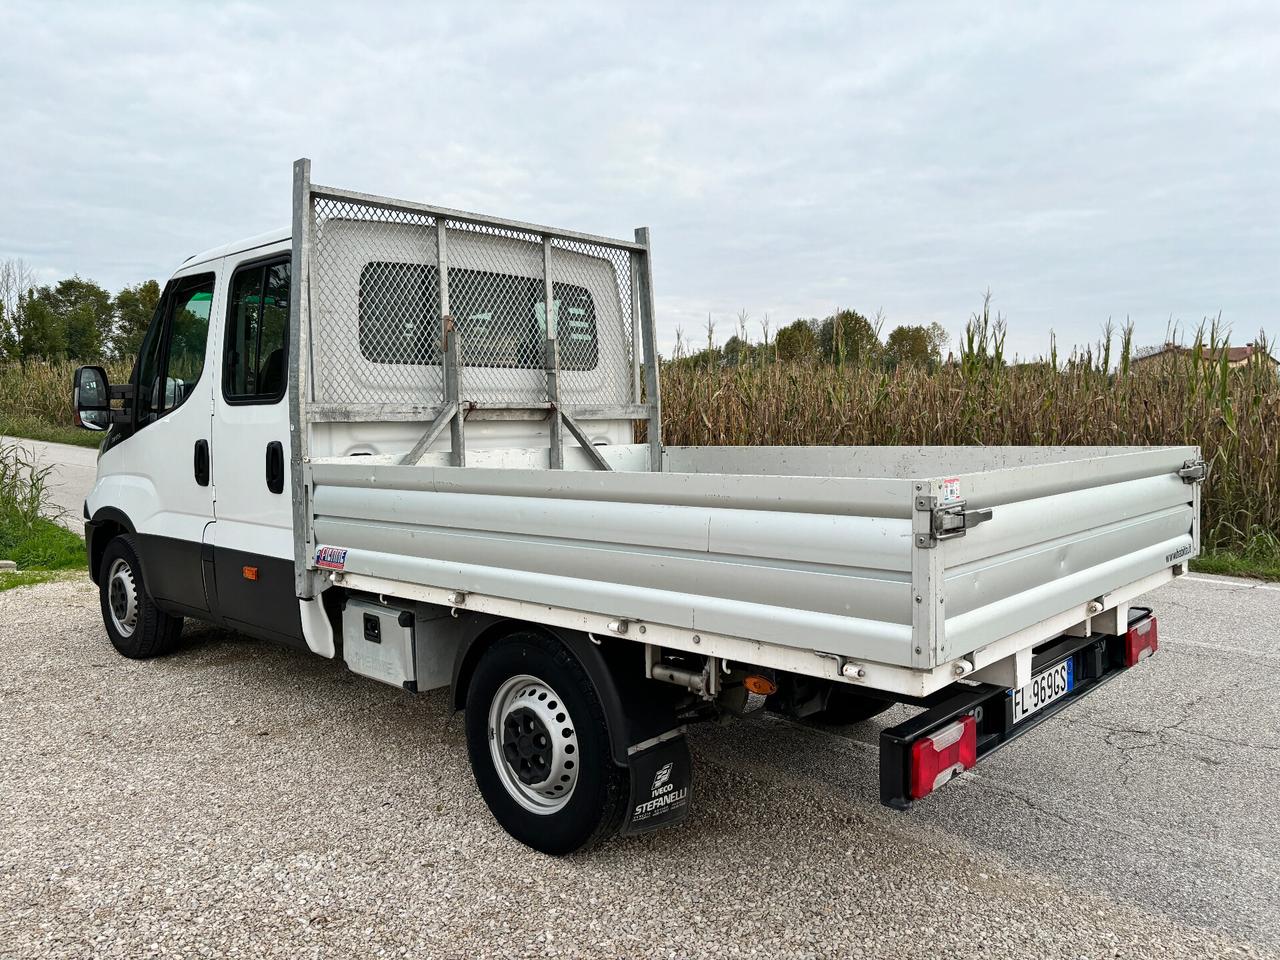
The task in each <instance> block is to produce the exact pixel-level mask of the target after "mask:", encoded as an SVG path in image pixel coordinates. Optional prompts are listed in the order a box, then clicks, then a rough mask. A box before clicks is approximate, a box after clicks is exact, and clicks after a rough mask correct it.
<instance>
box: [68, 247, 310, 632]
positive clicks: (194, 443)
mask: <svg viewBox="0 0 1280 960" xmlns="http://www.w3.org/2000/svg"><path fill="white" fill-rule="evenodd" d="M290 270H291V245H290V239H289V233H288V231H287V230H279V231H275V232H272V233H268V234H263V235H261V236H257V237H253V238H250V239H248V240H245V241H241V242H239V243H233V244H228V245H225V246H222V247H218V248H215V249H213V250H208V251H206V252H204V253H201V254H197V255H196V256H193V257H191V258H189V259H188V260H187V261H186V262H185V263H184V264H183V265H182V266H181V267H180V268H179V269H178V270H177V271H176V272H175V273H174V275H173V277H172V278H170V280H169V282H168V283H167V284H166V285H165V288H164V292H163V294H162V296H161V299H160V303H159V305H158V307H157V309H156V313H155V316H154V317H153V319H152V321H151V325H150V328H149V329H148V330H147V333H146V335H145V337H144V338H143V341H142V345H141V348H140V350H139V353H138V357H137V358H136V360H135V363H134V370H133V376H132V382H131V383H130V384H129V385H128V386H127V387H126V388H125V389H124V390H120V391H118V393H119V394H121V395H124V397H125V400H126V403H127V405H126V407H125V408H124V409H122V410H116V411H113V413H112V415H111V416H112V422H110V423H109V426H108V428H107V434H106V437H105V438H104V440H103V443H102V447H101V453H100V456H99V463H98V481H97V483H96V484H95V486H94V488H93V491H92V492H91V493H90V495H89V498H88V501H87V502H86V504H85V511H86V538H87V544H88V549H89V559H90V575H91V576H92V577H93V579H94V581H95V582H98V583H102V582H103V581H104V579H105V581H106V594H107V597H108V600H109V601H110V602H109V603H107V605H106V606H105V607H104V614H105V619H106V625H107V629H108V631H110V632H111V633H112V639H113V641H115V642H116V643H117V646H119V647H122V648H123V649H125V650H132V649H136V650H137V651H139V652H144V651H150V650H152V649H154V648H156V647H157V645H158V644H159V643H160V637H161V635H163V634H164V633H165V632H166V629H167V628H168V623H169V621H170V620H172V619H173V618H181V617H194V618H198V619H202V620H208V621H211V622H213V623H217V624H221V625H224V626H226V627H229V628H232V629H236V630H240V631H242V632H244V633H246V634H249V635H252V636H255V637H261V638H266V639H271V640H277V641H281V642H284V643H287V644H290V645H295V646H302V647H305V646H306V645H307V643H306V635H305V630H304V627H303V623H302V619H301V616H300V613H299V601H298V600H297V599H296V597H295V595H294V588H293V535H292V528H293V513H292V509H291V502H290V493H289V491H290V489H291V485H290V479H289V470H290V463H289V457H288V455H287V451H288V449H289V405H288V402H287V394H288V362H287V361H288V350H289V342H288V341H289V298H290V289H291V277H290ZM102 378H103V380H105V374H103V375H102ZM122 535H123V536H126V537H127V538H128V543H129V544H130V549H131V550H132V553H133V557H132V558H128V557H125V558H122V557H118V556H113V557H112V561H111V563H109V564H104V559H105V554H106V551H107V548H108V545H109V544H110V543H111V542H112V541H113V540H114V539H115V538H116V537H118V536H122ZM135 561H136V563H135ZM104 566H105V567H106V569H104ZM140 582H145V583H146V585H147V589H148V591H149V593H150V596H151V598H152V599H153V600H154V603H155V607H156V612H157V613H158V614H159V615H158V616H152V617H150V618H144V617H141V616H140V606H139V597H138V592H137V591H138V584H139V583H140Z"/></svg>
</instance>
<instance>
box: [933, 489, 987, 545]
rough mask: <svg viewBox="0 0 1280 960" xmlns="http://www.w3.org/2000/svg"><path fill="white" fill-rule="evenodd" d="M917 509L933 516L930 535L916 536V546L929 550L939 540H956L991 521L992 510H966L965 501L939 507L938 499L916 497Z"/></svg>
mask: <svg viewBox="0 0 1280 960" xmlns="http://www.w3.org/2000/svg"><path fill="white" fill-rule="evenodd" d="M916 509H917V510H923V511H927V512H928V513H929V514H930V515H931V519H930V523H929V532H928V533H918V534H916V546H917V547H922V548H923V549H925V550H927V549H929V548H930V547H933V546H935V545H936V544H937V543H938V541H939V540H954V539H955V538H956V537H963V536H964V535H965V533H966V532H968V531H969V530H971V529H972V528H973V527H976V526H977V525H978V524H980V523H986V522H987V521H988V520H990V519H991V508H990V507H987V508H985V509H982V510H966V509H965V501H963V500H952V501H951V502H950V503H948V504H946V505H945V506H939V505H938V498H937V497H916Z"/></svg>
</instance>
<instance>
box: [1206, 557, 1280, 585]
mask: <svg viewBox="0 0 1280 960" xmlns="http://www.w3.org/2000/svg"><path fill="white" fill-rule="evenodd" d="M1191 569H1192V570H1194V571H1195V572H1196V573H1216V574H1218V575H1220V576H1223V577H1249V578H1251V579H1253V580H1273V581H1280V556H1275V557H1271V558H1270V559H1250V558H1249V557H1245V556H1242V555H1241V554H1238V553H1228V552H1225V551H1223V552H1218V553H1207V554H1205V555H1204V556H1203V557H1197V558H1196V559H1195V560H1192V561H1191Z"/></svg>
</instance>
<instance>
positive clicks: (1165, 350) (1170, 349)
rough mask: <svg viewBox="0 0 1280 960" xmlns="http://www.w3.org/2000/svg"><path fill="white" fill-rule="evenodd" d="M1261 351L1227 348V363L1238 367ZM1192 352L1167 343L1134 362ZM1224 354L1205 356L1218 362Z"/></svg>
mask: <svg viewBox="0 0 1280 960" xmlns="http://www.w3.org/2000/svg"><path fill="white" fill-rule="evenodd" d="M1260 349H1261V348H1259V347H1258V346H1256V345H1254V344H1252V343H1246V344H1245V345H1244V346H1243V347H1227V348H1226V354H1227V363H1228V364H1230V365H1231V366H1233V367H1234V366H1238V365H1240V364H1242V363H1244V362H1246V361H1247V360H1248V359H1249V358H1250V357H1252V356H1253V355H1254V354H1255V353H1257V352H1259V350H1260ZM1190 352H1191V348H1190V347H1187V346H1183V345H1182V344H1180V343H1165V344H1162V345H1161V346H1159V347H1154V348H1148V349H1146V350H1143V351H1141V352H1140V353H1139V354H1138V355H1137V356H1136V357H1134V358H1133V362H1134V363H1144V362H1146V361H1148V360H1155V359H1157V358H1159V357H1167V356H1170V355H1180V354H1186V353H1190ZM1222 353H1223V351H1222V350H1206V351H1205V356H1206V357H1207V358H1208V359H1211V360H1218V359H1219V358H1220V357H1221V355H1222ZM1267 356H1268V358H1269V359H1270V360H1271V362H1272V363H1275V364H1280V361H1278V360H1276V358H1275V357H1272V356H1270V354H1267Z"/></svg>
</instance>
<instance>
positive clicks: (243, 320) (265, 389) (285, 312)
mask: <svg viewBox="0 0 1280 960" xmlns="http://www.w3.org/2000/svg"><path fill="white" fill-rule="evenodd" d="M288 356H289V260H288V259H287V258H286V259H284V260H276V261H274V262H272V261H267V262H265V263H255V264H250V265H248V266H243V267H240V269H238V270H237V271H236V272H235V275H234V276H233V277H232V278H231V296H230V300H229V302H228V304H227V336H226V344H225V346H224V350H223V358H222V395H223V397H224V398H225V399H226V401H227V402H228V403H276V402H277V401H278V400H280V398H281V397H283V396H284V392H285V387H286V386H287V384H288V376H287V371H288Z"/></svg>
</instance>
